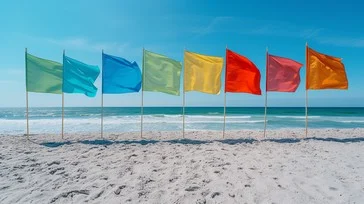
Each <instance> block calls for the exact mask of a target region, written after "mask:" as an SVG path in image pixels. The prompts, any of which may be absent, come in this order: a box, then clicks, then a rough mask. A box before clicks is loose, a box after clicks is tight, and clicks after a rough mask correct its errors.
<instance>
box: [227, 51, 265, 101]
mask: <svg viewBox="0 0 364 204" xmlns="http://www.w3.org/2000/svg"><path fill="white" fill-rule="evenodd" d="M225 92H243V93H250V94H256V95H261V94H262V92H261V90H260V71H259V69H258V68H257V67H256V66H255V64H254V63H253V62H252V61H250V60H249V59H248V58H246V57H244V56H242V55H239V54H237V53H235V52H233V51H231V50H228V49H226V76H225Z"/></svg>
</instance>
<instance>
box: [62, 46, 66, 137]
mask: <svg viewBox="0 0 364 204" xmlns="http://www.w3.org/2000/svg"><path fill="white" fill-rule="evenodd" d="M65 53H66V52H65V50H63V72H62V73H64V55H65ZM62 78H63V77H62ZM63 135H64V93H63V91H62V139H63Z"/></svg>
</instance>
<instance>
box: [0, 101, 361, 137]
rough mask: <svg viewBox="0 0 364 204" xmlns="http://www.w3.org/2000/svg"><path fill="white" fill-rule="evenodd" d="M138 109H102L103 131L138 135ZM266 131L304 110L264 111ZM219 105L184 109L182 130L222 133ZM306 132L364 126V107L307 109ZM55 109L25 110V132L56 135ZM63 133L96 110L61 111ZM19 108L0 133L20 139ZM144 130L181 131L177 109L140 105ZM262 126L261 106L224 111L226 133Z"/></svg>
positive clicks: (289, 123)
mask: <svg viewBox="0 0 364 204" xmlns="http://www.w3.org/2000/svg"><path fill="white" fill-rule="evenodd" d="M140 110H141V109H140V107H123V108H117V107H105V108H104V132H113V133H115V132H132V131H140ZM267 112H268V114H267V129H269V130H270V129H280V128H290V129H292V128H300V129H302V128H304V127H305V109H304V108H303V107H299V108H277V107H269V108H268V111H267ZM223 113H224V108H223V107H186V116H185V128H186V131H192V130H222V128H223V121H224V120H223ZM308 113H309V114H308V115H309V117H308V118H309V128H364V108H309V109H308ZM61 114H62V112H61V108H60V107H57V108H30V109H29V127H30V133H32V134H39V133H55V134H58V133H60V131H61V124H62V123H61ZM64 114H65V127H64V131H65V133H76V132H83V133H87V132H98V131H100V117H101V108H99V107H97V108H96V107H74V108H69V107H67V108H65V112H64ZM25 116H26V115H25V108H0V134H5V135H22V134H24V133H25V130H26V120H25ZM143 124H144V125H143V127H144V128H143V129H144V131H178V130H182V108H181V107H145V108H144V123H143ZM263 128H264V108H262V107H255V108H251V107H244V108H241V107H228V108H227V110H226V130H227V131H228V130H241V129H254V130H263Z"/></svg>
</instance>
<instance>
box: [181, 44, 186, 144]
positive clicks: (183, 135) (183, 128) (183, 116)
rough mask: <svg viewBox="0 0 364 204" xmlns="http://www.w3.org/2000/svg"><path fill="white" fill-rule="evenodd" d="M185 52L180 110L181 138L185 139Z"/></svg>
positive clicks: (184, 50)
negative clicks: (181, 106) (181, 105)
mask: <svg viewBox="0 0 364 204" xmlns="http://www.w3.org/2000/svg"><path fill="white" fill-rule="evenodd" d="M185 52H186V48H184V49H183V102H182V103H183V108H182V112H183V113H182V118H183V119H182V120H183V122H182V137H183V138H185V104H186V93H185V80H186V64H185Z"/></svg>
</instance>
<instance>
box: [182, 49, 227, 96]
mask: <svg viewBox="0 0 364 204" xmlns="http://www.w3.org/2000/svg"><path fill="white" fill-rule="evenodd" d="M222 66H223V58H221V57H214V56H207V55H201V54H197V53H193V52H187V51H186V52H185V56H184V88H185V91H186V92H187V91H199V92H203V93H209V94H219V93H220V88H221V71H222Z"/></svg>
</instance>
